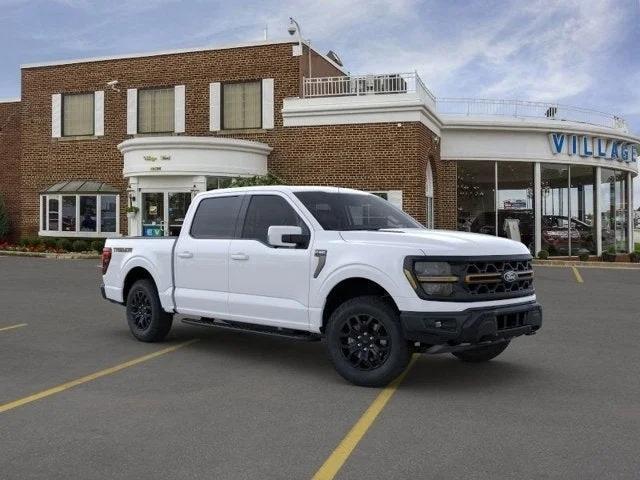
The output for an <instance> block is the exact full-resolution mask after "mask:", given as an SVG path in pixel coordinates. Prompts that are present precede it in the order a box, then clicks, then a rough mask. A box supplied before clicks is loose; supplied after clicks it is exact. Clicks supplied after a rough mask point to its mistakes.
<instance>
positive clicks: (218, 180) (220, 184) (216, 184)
mask: <svg viewBox="0 0 640 480" xmlns="http://www.w3.org/2000/svg"><path fill="white" fill-rule="evenodd" d="M231 180H232V178H231V177H207V190H217V189H219V188H229V187H230V186H231Z"/></svg>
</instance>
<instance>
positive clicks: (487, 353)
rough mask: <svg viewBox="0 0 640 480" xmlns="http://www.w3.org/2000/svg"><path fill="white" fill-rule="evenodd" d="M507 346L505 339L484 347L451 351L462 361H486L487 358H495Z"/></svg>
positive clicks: (507, 342)
mask: <svg viewBox="0 0 640 480" xmlns="http://www.w3.org/2000/svg"><path fill="white" fill-rule="evenodd" d="M508 346H509V341H506V342H499V343H494V344H492V345H487V346H486V347H479V348H472V349H469V350H462V351H461V352H452V353H453V355H455V356H456V357H458V358H459V359H460V360H462V361H463V362H470V363H479V362H488V361H489V360H491V359H494V358H496V357H497V356H498V355H500V354H501V353H502V352H504V351H505V349H506V348H507V347H508Z"/></svg>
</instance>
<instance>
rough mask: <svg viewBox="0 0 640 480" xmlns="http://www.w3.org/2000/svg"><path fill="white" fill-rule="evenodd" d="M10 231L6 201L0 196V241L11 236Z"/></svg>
mask: <svg viewBox="0 0 640 480" xmlns="http://www.w3.org/2000/svg"><path fill="white" fill-rule="evenodd" d="M10 230H11V228H10V225H9V214H8V213H7V208H6V206H5V204H4V199H3V198H2V195H0V240H3V239H4V238H6V237H7V236H8V235H9V231H10Z"/></svg>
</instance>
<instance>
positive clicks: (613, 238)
mask: <svg viewBox="0 0 640 480" xmlns="http://www.w3.org/2000/svg"><path fill="white" fill-rule="evenodd" d="M600 175H601V177H600V215H601V219H602V220H601V221H602V251H603V252H607V253H615V252H626V251H627V250H628V245H627V243H628V241H627V232H628V219H629V205H628V204H627V198H628V184H627V174H626V172H621V171H618V170H610V169H607V168H603V169H601V173H600Z"/></svg>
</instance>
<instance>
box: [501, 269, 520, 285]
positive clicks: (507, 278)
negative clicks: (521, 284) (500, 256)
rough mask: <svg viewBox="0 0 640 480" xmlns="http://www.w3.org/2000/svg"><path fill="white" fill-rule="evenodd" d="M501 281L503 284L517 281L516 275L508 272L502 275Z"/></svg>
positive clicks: (511, 271)
mask: <svg viewBox="0 0 640 480" xmlns="http://www.w3.org/2000/svg"><path fill="white" fill-rule="evenodd" d="M502 280H504V282H505V283H513V282H515V281H517V280H518V274H517V273H516V272H514V271H513V270H508V271H506V272H504V273H503V274H502Z"/></svg>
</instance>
